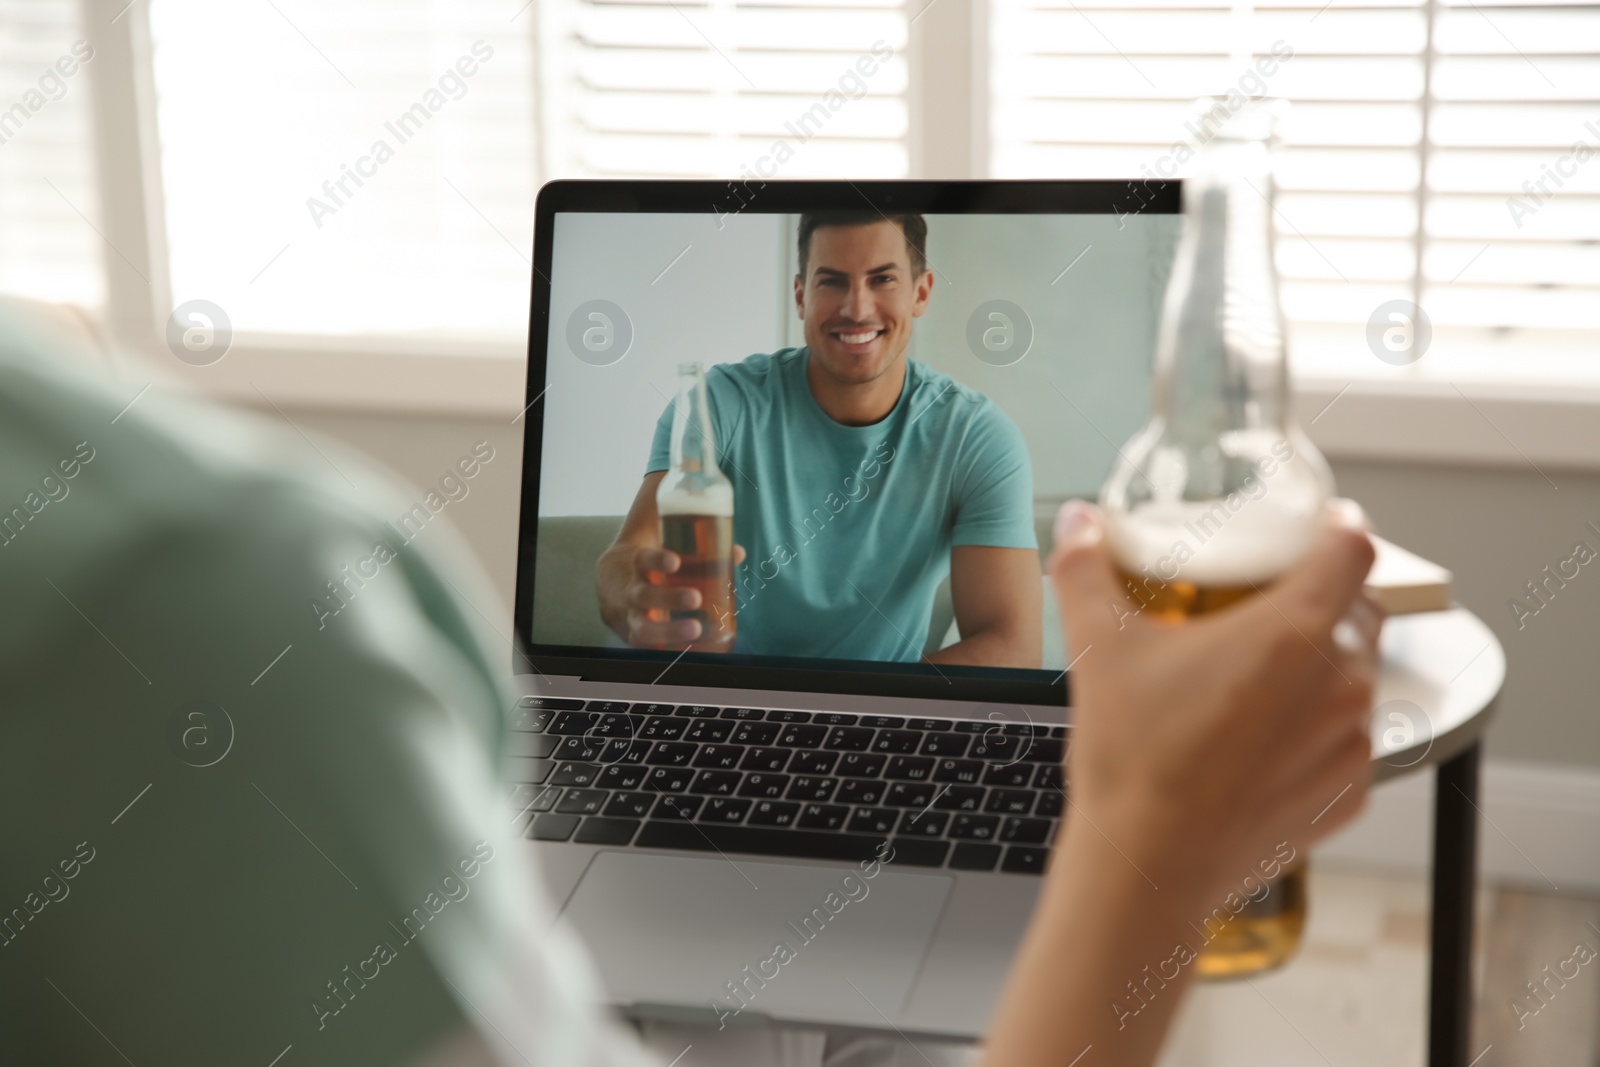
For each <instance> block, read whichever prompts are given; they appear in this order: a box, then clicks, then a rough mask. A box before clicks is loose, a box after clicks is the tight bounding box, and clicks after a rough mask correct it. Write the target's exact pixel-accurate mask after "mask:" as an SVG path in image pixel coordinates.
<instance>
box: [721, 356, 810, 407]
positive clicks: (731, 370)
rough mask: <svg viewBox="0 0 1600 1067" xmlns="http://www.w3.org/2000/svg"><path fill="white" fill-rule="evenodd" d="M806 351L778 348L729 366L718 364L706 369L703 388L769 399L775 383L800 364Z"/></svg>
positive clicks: (788, 374) (728, 364)
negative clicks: (704, 386)
mask: <svg viewBox="0 0 1600 1067" xmlns="http://www.w3.org/2000/svg"><path fill="white" fill-rule="evenodd" d="M804 360H805V350H804V349H801V348H780V349H778V350H777V351H776V352H757V353H756V354H754V355H750V356H746V357H745V358H743V359H741V360H738V361H735V362H731V363H717V364H714V365H712V366H711V367H709V368H707V369H706V388H708V389H710V390H712V392H713V393H714V394H716V393H732V394H737V395H740V396H743V397H752V396H762V395H765V396H771V395H773V394H774V392H775V390H774V388H773V387H774V386H775V385H777V384H778V382H779V381H780V380H781V379H783V378H785V377H787V376H790V375H792V374H793V373H794V372H795V370H796V368H797V367H800V366H802V365H803V363H804Z"/></svg>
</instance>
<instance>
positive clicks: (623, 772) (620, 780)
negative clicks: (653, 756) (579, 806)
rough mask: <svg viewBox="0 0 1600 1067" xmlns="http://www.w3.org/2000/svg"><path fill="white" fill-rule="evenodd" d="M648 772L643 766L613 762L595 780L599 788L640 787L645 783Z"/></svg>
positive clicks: (596, 786)
mask: <svg viewBox="0 0 1600 1067" xmlns="http://www.w3.org/2000/svg"><path fill="white" fill-rule="evenodd" d="M646 773H647V772H646V771H645V769H644V768H643V767H639V766H636V765H634V764H631V763H628V764H623V763H613V764H611V765H610V766H609V767H607V768H606V769H605V770H603V771H601V772H600V777H599V778H597V779H596V780H595V783H594V784H595V788H597V789H639V788H641V787H642V786H643V785H644V776H645V774H646Z"/></svg>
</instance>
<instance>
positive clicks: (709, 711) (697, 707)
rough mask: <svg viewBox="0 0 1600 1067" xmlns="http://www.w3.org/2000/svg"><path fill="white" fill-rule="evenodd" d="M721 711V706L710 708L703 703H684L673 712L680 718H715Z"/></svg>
mask: <svg viewBox="0 0 1600 1067" xmlns="http://www.w3.org/2000/svg"><path fill="white" fill-rule="evenodd" d="M721 711H722V709H721V708H711V707H707V706H706V705H704V704H684V705H681V706H680V707H679V708H678V710H677V711H675V712H673V714H674V715H676V716H678V717H679V718H682V719H715V718H716V717H717V716H718V714H720V713H721Z"/></svg>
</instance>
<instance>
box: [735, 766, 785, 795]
mask: <svg viewBox="0 0 1600 1067" xmlns="http://www.w3.org/2000/svg"><path fill="white" fill-rule="evenodd" d="M787 788H789V776H788V775H787V774H760V773H756V774H750V775H747V776H746V777H745V780H744V784H743V785H741V786H740V787H739V795H740V796H742V797H760V798H762V799H766V800H775V799H777V798H778V797H781V796H783V791H784V790H785V789H787Z"/></svg>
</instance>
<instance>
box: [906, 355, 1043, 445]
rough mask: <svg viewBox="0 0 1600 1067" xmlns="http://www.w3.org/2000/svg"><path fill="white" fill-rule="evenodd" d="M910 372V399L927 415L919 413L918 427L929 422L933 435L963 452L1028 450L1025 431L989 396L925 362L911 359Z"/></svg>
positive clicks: (915, 409) (918, 409)
mask: <svg viewBox="0 0 1600 1067" xmlns="http://www.w3.org/2000/svg"><path fill="white" fill-rule="evenodd" d="M909 370H910V373H911V374H912V375H914V383H915V384H914V387H913V390H912V395H911V398H910V399H911V401H912V407H913V410H914V411H916V412H926V413H927V415H928V418H926V419H924V418H923V417H922V416H921V415H920V414H919V415H916V416H914V417H915V418H916V419H917V422H918V423H919V424H923V423H927V424H928V426H929V430H930V432H937V433H938V434H939V435H940V437H941V438H942V439H944V440H947V441H950V442H951V443H954V444H958V445H960V446H961V448H962V450H963V451H972V450H977V451H987V450H990V449H1000V450H1002V451H1016V450H1018V449H1022V448H1024V447H1025V446H1024V443H1023V438H1022V430H1021V429H1020V428H1019V427H1018V426H1017V424H1016V422H1015V420H1013V419H1012V418H1011V416H1010V415H1008V414H1006V411H1005V409H1004V408H1002V407H1001V406H1000V405H999V404H998V403H996V402H995V400H994V398H993V397H991V396H990V395H989V394H987V393H985V392H983V391H981V390H979V389H975V388H973V387H972V386H970V385H967V384H966V383H964V382H960V381H957V380H956V379H955V378H954V377H952V376H951V375H949V374H946V373H945V372H944V371H941V370H936V369H935V368H933V367H930V366H928V365H927V364H926V363H921V362H918V361H916V360H911V361H910V363H909ZM934 427H938V429H937V431H934Z"/></svg>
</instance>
